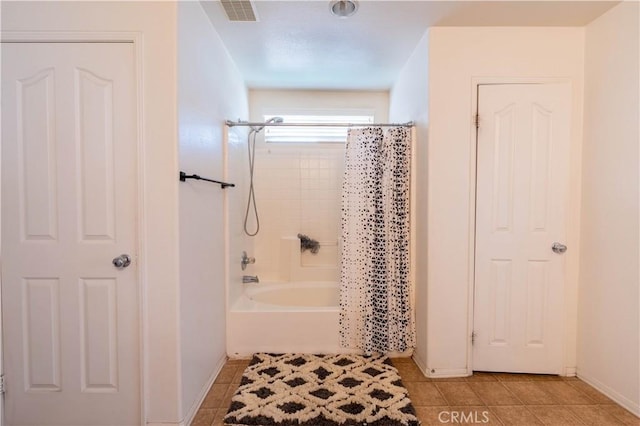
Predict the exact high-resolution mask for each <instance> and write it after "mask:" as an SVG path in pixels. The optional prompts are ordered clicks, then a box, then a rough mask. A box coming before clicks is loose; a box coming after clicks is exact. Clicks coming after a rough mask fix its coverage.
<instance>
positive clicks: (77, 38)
mask: <svg viewBox="0 0 640 426" xmlns="http://www.w3.org/2000/svg"><path fill="white" fill-rule="evenodd" d="M0 42H1V43H131V44H132V45H133V55H134V58H133V61H134V64H135V70H134V83H135V85H136V113H137V122H136V125H137V129H136V130H137V136H136V155H137V158H136V168H137V170H136V176H137V185H136V192H137V193H136V236H135V241H136V251H137V259H136V261H137V266H138V271H137V277H136V278H137V280H138V289H139V290H138V321H139V330H138V335H139V336H140V338H139V340H140V341H139V344H138V351H139V359H138V363H139V374H140V381H139V382H140V389H139V397H140V424H145V423H146V406H147V401H146V384H147V381H146V377H147V371H146V370H147V364H146V362H145V359H146V352H145V349H146V342H147V337H148V333H147V329H148V327H147V323H146V318H147V297H146V295H147V279H146V273H145V271H146V256H145V246H144V244H143V242H144V241H145V240H146V238H145V229H146V228H145V223H146V220H145V219H146V218H145V212H146V211H147V209H146V205H145V197H144V188H145V186H146V185H145V179H144V158H145V157H144V152H145V146H146V143H145V142H146V140H145V135H144V111H143V106H144V102H143V96H142V95H143V78H142V77H143V75H144V74H143V67H142V65H143V58H144V54H143V53H144V45H143V35H142V33H141V32H132V31H114V32H106V31H78V32H76V31H2V32H0ZM0 160H1V158H0ZM1 164H2V163H1V161H0V167H1ZM0 191H1V188H0ZM1 195H2V194H1V193H0V212H1V211H2V210H1V207H2V206H1V202H2V201H1V200H2V197H1ZM1 237H2V227H1V226H0V259H1V258H2V245H1V241H2V238H1ZM2 288H3V287H2V276H1V275H0V301H1V300H2V299H1V297H2V296H1V294H2ZM1 326H2V304H0V366H1V367H2V368H4V366H3V364H4V363H3V362H2V360H3V359H4V352H3V350H2V349H3V345H2V342H3V341H4V335H3V329H2V328H1ZM2 372H4V370H2ZM0 404H2V408H0V413H1V414H2V416H0V426H3V425H4V397H2V398H0Z"/></svg>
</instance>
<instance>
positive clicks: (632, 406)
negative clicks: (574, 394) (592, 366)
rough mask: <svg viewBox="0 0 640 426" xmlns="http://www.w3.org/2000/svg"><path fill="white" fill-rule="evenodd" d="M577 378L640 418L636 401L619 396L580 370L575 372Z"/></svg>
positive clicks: (638, 405) (639, 408)
mask: <svg viewBox="0 0 640 426" xmlns="http://www.w3.org/2000/svg"><path fill="white" fill-rule="evenodd" d="M577 376H578V378H579V379H580V380H583V381H585V382H587V383H588V384H590V385H591V386H593V387H594V388H596V389H597V390H598V391H600V392H602V393H603V394H605V395H606V396H608V397H609V398H611V399H612V400H614V401H615V402H617V403H618V404H620V405H622V406H623V407H624V408H626V409H627V410H629V411H631V412H632V413H633V414H635V415H636V416H638V417H640V404H639V403H638V401H631V400H630V399H629V398H627V397H626V396H624V395H622V394H620V393H619V392H617V391H615V390H613V389H611V388H610V387H609V386H607V385H605V384H604V383H602V382H601V381H599V380H597V379H595V378H593V377H591V376H590V375H589V374H588V373H584V372H583V371H581V370H578V371H577Z"/></svg>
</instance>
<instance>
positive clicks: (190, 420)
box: [154, 356, 227, 426]
mask: <svg viewBox="0 0 640 426" xmlns="http://www.w3.org/2000/svg"><path fill="white" fill-rule="evenodd" d="M226 362H227V357H226V356H223V357H222V358H221V359H220V361H218V365H217V366H216V367H215V368H214V369H213V373H212V374H211V376H209V379H208V380H207V383H206V384H205V385H204V386H203V387H202V390H201V391H200V395H198V398H196V400H195V402H194V403H193V405H192V406H191V408H189V411H188V412H187V415H186V416H185V418H184V419H183V420H182V421H181V422H180V423H179V426H189V425H190V424H191V423H193V418H194V417H195V416H196V414H197V413H198V408H200V405H202V401H204V399H205V398H206V397H207V393H208V392H209V389H211V386H212V385H213V382H214V381H215V380H216V377H218V374H220V370H222V367H224V364H225V363H226ZM154 426H156V425H154ZM157 426H160V425H157Z"/></svg>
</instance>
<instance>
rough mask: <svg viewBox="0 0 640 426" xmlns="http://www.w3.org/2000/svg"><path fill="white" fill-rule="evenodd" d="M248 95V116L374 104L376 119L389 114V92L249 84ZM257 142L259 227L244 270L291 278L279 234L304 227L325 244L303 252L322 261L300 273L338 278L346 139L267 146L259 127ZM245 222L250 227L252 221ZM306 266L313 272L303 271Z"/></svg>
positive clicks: (307, 259)
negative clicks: (255, 86)
mask: <svg viewBox="0 0 640 426" xmlns="http://www.w3.org/2000/svg"><path fill="white" fill-rule="evenodd" d="M249 99H250V108H251V115H250V116H251V120H252V121H263V120H264V114H269V113H275V112H277V111H280V112H282V111H285V112H286V111H292V110H293V111H295V110H297V109H305V110H309V109H311V110H325V111H326V110H327V109H329V110H330V109H347V110H351V109H355V110H372V111H373V112H374V117H375V121H382V122H384V121H387V118H388V108H389V94H388V92H380V91H373V92H367V91H358V92H347V91H304V90H303V91H295V90H251V91H250V93H249ZM256 147H257V148H256V162H255V176H254V177H255V179H254V181H255V182H254V186H255V192H256V202H257V204H258V210H259V214H260V226H261V228H260V233H259V234H258V235H257V236H255V237H253V238H251V240H252V242H253V255H255V257H256V264H255V265H254V266H251V267H250V268H249V269H248V271H249V272H250V273H251V274H252V275H253V274H257V275H258V276H259V277H260V279H261V280H263V281H265V280H268V281H272V280H282V279H284V280H288V279H289V278H291V279H294V277H295V276H296V274H298V272H296V271H292V275H291V276H288V275H287V272H285V271H283V268H281V267H280V265H281V262H286V261H287V259H285V257H284V256H283V255H282V254H283V253H284V251H283V250H281V246H280V239H281V238H282V237H296V236H297V234H298V233H303V234H306V235H308V236H309V237H311V238H314V239H316V240H318V241H319V242H320V243H321V244H326V245H324V247H322V248H321V249H320V252H319V253H318V254H317V255H311V254H309V252H306V253H303V254H302V259H301V262H302V263H303V264H304V265H308V266H319V265H321V266H323V267H322V268H321V269H312V268H306V269H305V268H302V269H301V270H300V272H299V275H298V276H300V277H303V278H300V279H303V280H320V281H322V280H332V281H334V280H337V279H338V277H339V270H338V266H339V256H338V245H337V242H338V240H339V238H340V232H341V230H340V211H341V193H342V177H343V174H344V144H312V145H299V144H296V145H293V144H292V145H288V144H271V145H269V146H267V144H265V142H264V132H262V133H260V135H259V136H258V139H257V144H256ZM245 202H246V201H245ZM249 223H250V229H254V227H253V223H254V222H253V221H250V222H249ZM324 266H326V268H325V267H324ZM305 270H306V271H313V272H309V274H305V273H304V272H305ZM307 277H308V278H307Z"/></svg>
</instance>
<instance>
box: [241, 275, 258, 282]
mask: <svg viewBox="0 0 640 426" xmlns="http://www.w3.org/2000/svg"><path fill="white" fill-rule="evenodd" d="M242 282H243V283H244V284H247V283H259V282H260V280H259V279H258V276H257V275H243V276H242Z"/></svg>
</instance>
